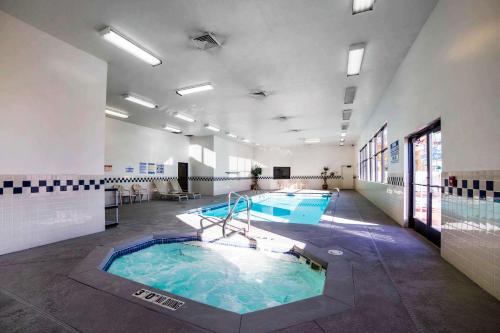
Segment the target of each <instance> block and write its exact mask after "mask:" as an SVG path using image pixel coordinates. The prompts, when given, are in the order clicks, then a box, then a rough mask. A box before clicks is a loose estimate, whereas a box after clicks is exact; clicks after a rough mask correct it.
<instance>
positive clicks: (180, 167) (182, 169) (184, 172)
mask: <svg viewBox="0 0 500 333" xmlns="http://www.w3.org/2000/svg"><path fill="white" fill-rule="evenodd" d="M188 177H189V173H188V164H187V163H184V162H179V163H177V178H178V180H179V185H180V186H181V188H182V189H183V190H184V191H188Z"/></svg>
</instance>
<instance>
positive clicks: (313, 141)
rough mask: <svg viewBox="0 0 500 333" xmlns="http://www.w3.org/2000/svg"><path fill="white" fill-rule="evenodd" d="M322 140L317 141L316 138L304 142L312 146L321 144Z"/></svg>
mask: <svg viewBox="0 0 500 333" xmlns="http://www.w3.org/2000/svg"><path fill="white" fill-rule="evenodd" d="M320 142H321V140H320V139H317V138H314V139H305V140H304V143H307V144H311V143H320Z"/></svg>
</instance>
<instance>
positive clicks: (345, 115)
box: [342, 109, 352, 121]
mask: <svg viewBox="0 0 500 333" xmlns="http://www.w3.org/2000/svg"><path fill="white" fill-rule="evenodd" d="M351 115H352V110H351V109H349V110H343V111H342V120H344V121H347V120H350V119H351Z"/></svg>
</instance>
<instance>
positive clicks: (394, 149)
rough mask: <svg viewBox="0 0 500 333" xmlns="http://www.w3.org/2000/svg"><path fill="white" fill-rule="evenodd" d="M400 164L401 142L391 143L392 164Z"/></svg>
mask: <svg viewBox="0 0 500 333" xmlns="http://www.w3.org/2000/svg"><path fill="white" fill-rule="evenodd" d="M398 162H399V140H396V141H394V142H393V143H391V163H398Z"/></svg>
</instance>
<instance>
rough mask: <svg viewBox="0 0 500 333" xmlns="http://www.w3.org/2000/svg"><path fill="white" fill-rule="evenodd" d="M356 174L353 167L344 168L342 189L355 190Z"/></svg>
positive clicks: (345, 166)
mask: <svg viewBox="0 0 500 333" xmlns="http://www.w3.org/2000/svg"><path fill="white" fill-rule="evenodd" d="M353 177H354V172H353V170H352V165H343V166H342V189H344V190H352V189H353V188H354V179H353Z"/></svg>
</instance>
